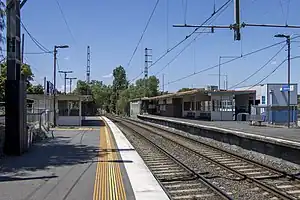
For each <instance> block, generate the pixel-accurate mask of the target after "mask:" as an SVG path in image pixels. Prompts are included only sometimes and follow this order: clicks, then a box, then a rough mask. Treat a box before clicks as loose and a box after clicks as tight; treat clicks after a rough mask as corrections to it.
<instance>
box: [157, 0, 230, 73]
mask: <svg viewBox="0 0 300 200" xmlns="http://www.w3.org/2000/svg"><path fill="white" fill-rule="evenodd" d="M228 6H229V4H227V6H226V7H225V8H224V9H223V10H222V11H221V12H219V13H218V14H217V15H215V18H214V19H212V21H211V22H210V23H209V25H210V24H212V23H213V22H214V21H215V20H216V19H217V18H218V17H219V16H220V15H221V14H222V12H224V11H225V10H226V8H227V7H228ZM207 29H208V28H203V29H202V31H200V32H199V33H198V34H197V35H196V36H195V37H194V39H193V40H191V41H190V42H189V43H188V44H187V45H186V46H184V48H183V49H182V50H181V51H180V52H179V53H177V54H176V55H175V56H174V57H173V58H172V59H171V61H169V62H168V63H167V64H166V65H165V66H164V67H163V68H162V69H160V70H159V71H158V72H157V73H156V74H155V76H157V75H158V74H159V73H161V72H162V71H163V70H164V69H165V68H166V67H168V66H169V65H170V64H171V63H172V62H173V61H175V60H176V59H177V57H178V56H180V55H181V54H182V53H183V52H184V51H185V50H186V49H187V48H188V47H189V46H190V45H191V44H192V43H194V42H195V41H196V40H197V39H199V38H198V37H199V36H200V35H201V34H203V33H206V34H205V35H207V34H208V33H207V32H205V30H207ZM194 72H195V71H194Z"/></svg>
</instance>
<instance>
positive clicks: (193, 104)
mask: <svg viewBox="0 0 300 200" xmlns="http://www.w3.org/2000/svg"><path fill="white" fill-rule="evenodd" d="M191 104H192V110H195V102H194V101H193V102H191Z"/></svg>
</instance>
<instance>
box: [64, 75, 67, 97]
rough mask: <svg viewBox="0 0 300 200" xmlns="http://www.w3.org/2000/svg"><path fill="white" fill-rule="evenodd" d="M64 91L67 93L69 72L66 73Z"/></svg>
mask: <svg viewBox="0 0 300 200" xmlns="http://www.w3.org/2000/svg"><path fill="white" fill-rule="evenodd" d="M64 93H65V94H67V73H65V88H64Z"/></svg>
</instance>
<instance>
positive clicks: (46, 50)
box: [20, 19, 51, 53]
mask: <svg viewBox="0 0 300 200" xmlns="http://www.w3.org/2000/svg"><path fill="white" fill-rule="evenodd" d="M20 23H21V25H22V27H23V29H24V30H25V32H26V33H27V34H28V35H29V37H30V39H31V40H32V41H33V42H34V44H35V45H36V46H37V47H38V48H39V49H41V50H42V51H43V52H45V53H49V52H51V51H50V50H49V49H47V48H46V47H45V46H44V45H42V44H41V43H40V42H39V41H38V40H37V39H35V38H34V37H33V36H32V35H31V33H30V32H29V31H28V29H27V28H26V26H25V25H24V24H23V22H22V21H21V19H20Z"/></svg>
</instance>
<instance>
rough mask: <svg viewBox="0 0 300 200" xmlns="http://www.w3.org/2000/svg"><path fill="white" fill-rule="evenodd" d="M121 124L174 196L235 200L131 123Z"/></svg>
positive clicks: (150, 167)
mask: <svg viewBox="0 0 300 200" xmlns="http://www.w3.org/2000/svg"><path fill="white" fill-rule="evenodd" d="M118 125H119V127H120V129H121V130H122V131H123V132H124V134H125V135H126V136H127V138H128V139H129V140H130V142H131V143H132V144H133V146H135V147H136V149H137V150H138V152H139V154H140V156H141V157H142V158H143V160H144V161H145V163H146V164H147V166H148V168H149V169H150V170H151V172H152V173H153V175H154V176H155V177H156V179H157V180H158V181H159V182H160V184H161V185H162V186H163V188H164V189H165V191H166V192H167V194H168V196H169V197H170V199H174V200H176V199H180V200H181V199H182V200H188V199H191V200H194V199H211V200H214V199H232V198H231V197H230V196H229V195H228V194H226V193H225V192H223V191H222V190H220V189H219V188H217V187H215V186H214V185H213V184H211V183H210V182H208V181H207V180H206V179H205V178H204V177H203V176H202V175H201V174H199V173H197V172H196V171H194V170H192V169H191V168H189V167H187V166H186V165H185V164H184V163H182V162H181V161H180V160H178V159H176V158H175V157H174V156H172V155H171V154H170V153H168V152H167V151H165V150H164V149H162V148H161V147H159V146H158V145H156V144H155V143H154V142H152V141H151V140H149V139H148V138H146V137H144V136H143V135H142V134H140V133H139V132H136V131H134V129H132V128H130V126H127V125H125V124H123V123H122V124H121V126H120V124H118ZM141 144H142V145H141Z"/></svg>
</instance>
